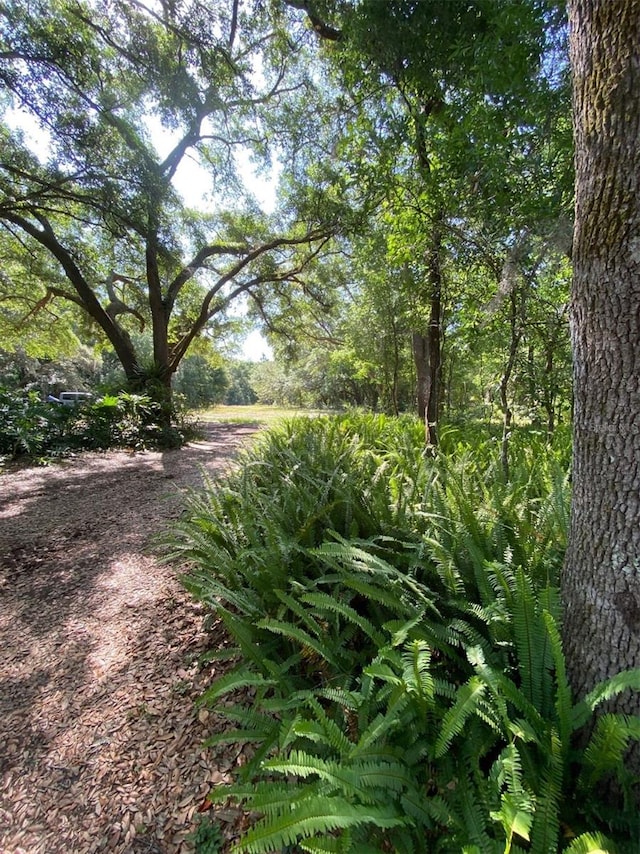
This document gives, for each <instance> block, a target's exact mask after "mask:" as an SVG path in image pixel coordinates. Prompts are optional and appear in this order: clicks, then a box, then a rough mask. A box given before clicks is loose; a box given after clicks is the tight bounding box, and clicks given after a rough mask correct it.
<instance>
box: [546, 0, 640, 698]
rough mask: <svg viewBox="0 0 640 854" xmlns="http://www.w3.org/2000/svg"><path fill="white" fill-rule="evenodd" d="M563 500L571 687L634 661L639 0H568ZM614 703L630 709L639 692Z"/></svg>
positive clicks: (585, 687) (639, 589)
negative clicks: (567, 407)
mask: <svg viewBox="0 0 640 854" xmlns="http://www.w3.org/2000/svg"><path fill="white" fill-rule="evenodd" d="M569 10H570V26H571V36H570V38H571V62H572V67H573V75H574V84H573V85H574V123H575V143H576V224H575V234H574V247H573V262H574V283H573V293H572V338H573V348H574V384H575V409H574V434H573V506H572V514H571V530H570V537H569V549H568V553H567V558H566V564H565V567H564V572H563V577H562V594H563V599H564V606H565V619H564V627H563V631H564V642H565V650H566V655H567V664H568V672H569V677H570V680H571V683H572V686H573V689H574V691H575V692H576V693H577V695H579V696H581V695H584V694H585V692H587V691H589V690H590V689H591V688H593V686H594V685H595V684H596V683H597V682H599V681H600V680H602V679H604V678H605V677H608V676H611V675H612V674H614V673H616V672H617V671H619V670H622V669H625V668H633V667H640V147H639V144H638V141H639V140H640V53H639V51H640V47H639V46H640V0H571V2H570V3H569ZM617 708H618V710H622V711H625V712H627V713H631V714H638V713H639V712H640V697H639V696H638V695H637V694H636V695H635V696H634V695H631V694H630V693H627V694H625V695H623V696H621V697H620V701H619V702H618V704H617Z"/></svg>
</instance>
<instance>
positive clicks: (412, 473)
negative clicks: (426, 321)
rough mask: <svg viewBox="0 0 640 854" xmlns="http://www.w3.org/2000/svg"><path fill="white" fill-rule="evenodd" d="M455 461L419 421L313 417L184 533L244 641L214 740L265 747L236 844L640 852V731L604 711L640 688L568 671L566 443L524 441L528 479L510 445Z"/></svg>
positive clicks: (233, 792) (181, 544)
mask: <svg viewBox="0 0 640 854" xmlns="http://www.w3.org/2000/svg"><path fill="white" fill-rule="evenodd" d="M443 446H444V449H443V450H442V451H440V452H439V454H438V455H436V456H435V457H432V456H427V455H425V452H424V450H423V447H422V428H421V425H418V424H416V423H415V422H413V421H411V420H401V419H400V420H399V419H387V418H384V417H381V416H347V417H341V418H318V419H313V420H304V419H297V420H294V421H292V422H290V423H288V424H285V425H282V426H281V427H279V428H276V429H273V430H271V431H270V432H269V433H268V434H266V435H264V436H263V437H262V439H261V440H260V441H259V442H258V443H257V445H256V446H255V447H254V448H253V449H252V450H251V451H249V452H247V453H246V454H245V456H244V457H243V458H242V460H241V463H240V465H239V466H238V467H237V469H236V470H234V471H233V472H231V473H230V474H228V475H226V476H225V477H224V478H223V479H222V480H221V481H218V482H216V483H211V484H210V485H209V487H208V489H207V490H206V491H205V492H204V493H203V494H199V495H193V496H192V498H191V500H190V504H189V509H188V512H187V515H186V517H185V518H184V519H183V520H182V522H181V523H180V524H179V525H178V526H177V527H176V528H175V529H174V531H173V532H172V535H171V546H170V549H169V554H170V556H171V558H172V559H175V560H179V561H180V562H182V563H184V561H185V560H187V561H188V562H189V563H190V566H191V569H190V571H189V573H188V575H187V576H186V578H185V584H186V586H187V587H188V588H189V589H190V590H191V591H192V593H193V594H194V596H196V598H198V599H199V600H200V601H202V602H204V603H206V604H207V605H208V606H209V607H210V608H211V610H212V611H213V612H215V614H216V615H217V616H219V617H220V618H221V619H222V620H223V621H224V624H225V625H226V627H227V629H228V631H229V633H230V635H231V637H232V638H233V641H234V643H235V646H234V648H233V649H232V650H228V649H226V650H225V651H224V653H221V654H223V655H224V656H226V657H229V656H231V657H232V658H233V659H234V661H235V664H234V666H233V668H232V669H231V670H230V671H228V672H227V673H226V675H224V676H222V677H220V678H219V679H217V680H216V681H215V682H214V683H213V684H212V685H211V686H210V688H209V689H208V690H207V692H206V693H205V694H204V696H203V697H202V699H201V702H202V703H203V704H207V705H211V706H215V708H216V710H217V711H218V712H222V713H224V714H225V715H226V716H227V717H228V719H229V721H230V723H231V724H233V728H232V729H230V730H229V731H228V732H226V733H225V734H223V735H221V736H216V737H215V738H214V739H212V740H211V742H212V743H214V742H216V743H217V742H221V741H231V742H235V741H242V742H249V743H251V744H252V745H253V751H254V752H253V755H252V756H251V757H250V760H249V761H248V762H247V764H246V765H245V766H244V767H242V768H241V769H238V774H237V779H236V781H235V783H234V784H232V785H231V786H223V787H220V788H217V789H216V790H214V791H213V792H212V793H211V799H212V800H214V801H221V800H226V799H228V798H232V799H235V801H236V802H238V803H240V804H242V805H244V806H245V807H246V809H247V810H248V811H249V812H251V813H253V814H256V815H258V816H259V818H258V819H257V820H256V822H255V824H254V826H253V827H252V828H251V829H250V830H249V831H248V832H247V833H246V834H245V836H244V838H243V839H242V840H241V841H240V842H239V843H238V846H237V849H236V850H237V851H246V852H262V851H309V852H317V851H336V852H338V851H340V852H347V851H352V852H357V854H361V853H362V852H389V851H394V852H406V854H410V852H461V851H463V852H468V854H472V852H477V854H491V852H505V854H508V852H513V854H516V852H524V851H527V852H538V853H539V854H549V852H555V851H560V850H567V851H571V852H586V851H598V850H603V851H616V850H617V851H620V852H621V854H624V852H626V851H631V850H633V849H632V847H631V846H632V845H633V841H634V840H636V839H637V833H638V824H637V815H636V813H635V810H634V809H633V798H632V792H633V786H634V783H635V782H636V781H634V780H633V779H632V777H631V776H630V774H629V773H628V771H627V770H626V769H625V766H624V761H623V759H624V755H625V751H626V749H627V747H628V746H629V744H630V742H631V741H633V740H637V739H638V738H639V737H640V722H638V721H637V720H635V719H630V718H625V717H623V716H616V715H613V714H605V715H603V716H601V717H600V718H599V719H598V722H597V723H596V724H595V726H594V725H593V712H594V710H595V709H596V708H597V707H598V706H599V705H600V704H601V703H602V702H604V701H606V700H607V699H609V698H610V697H612V696H613V695H615V694H616V693H618V692H620V691H622V690H626V689H628V688H633V689H634V690H640V673H638V672H632V673H625V674H620V675H619V676H618V677H616V678H614V679H612V680H610V681H609V682H608V683H607V684H605V685H602V686H600V687H599V688H598V689H596V690H595V691H594V692H593V693H592V694H591V695H590V696H589V697H587V698H584V699H583V700H581V701H579V702H576V701H575V700H574V699H573V698H572V697H571V693H570V689H569V686H568V682H567V678H566V674H565V667H564V659H563V654H562V644H561V640H560V631H559V620H560V609H559V604H558V590H557V581H558V572H559V567H560V565H561V561H562V557H563V553H564V549H565V545H566V534H567V527H568V492H569V490H568V476H567V471H566V461H567V450H566V446H565V447H558V448H555V449H554V448H547V447H546V445H545V443H544V441H543V439H542V437H539V436H535V435H533V434H532V435H530V436H529V437H528V439H526V440H525V437H524V436H520V437H519V438H518V440H517V441H514V442H513V444H512V451H511V452H512V464H511V467H510V471H511V480H510V481H508V482H507V481H506V480H505V478H504V474H503V471H502V467H501V465H500V461H499V450H498V448H497V447H496V444H495V443H492V442H490V441H489V442H486V443H483V444H478V445H476V446H475V447H473V448H471V447H470V446H469V443H468V442H467V441H466V440H465V438H464V435H463V434H461V433H457V434H454V432H451V433H450V434H449V435H448V436H447V437H446V439H444V441H443ZM216 654H217V653H216V651H212V652H211V654H210V657H211V658H214V657H215V656H216ZM585 740H586V747H585V746H584V743H585ZM612 779H613V780H615V787H614V788H615V791H616V792H617V801H616V802H615V804H614V805H613V807H612V806H611V804H609V806H605V805H604V803H605V802H603V800H602V798H600V797H599V794H598V786H600V785H605V786H609V784H610V783H611V780H612ZM616 845H617V846H618V847H616Z"/></svg>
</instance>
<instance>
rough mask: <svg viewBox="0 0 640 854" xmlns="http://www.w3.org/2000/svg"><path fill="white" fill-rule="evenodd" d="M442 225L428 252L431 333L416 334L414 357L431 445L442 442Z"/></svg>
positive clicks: (434, 233)
mask: <svg viewBox="0 0 640 854" xmlns="http://www.w3.org/2000/svg"><path fill="white" fill-rule="evenodd" d="M441 253H442V225H441V217H440V216H438V217H437V218H436V220H435V222H434V224H433V231H432V234H431V246H430V248H429V252H428V255H427V276H428V284H429V326H428V329H427V334H426V335H424V334H421V333H419V332H414V333H413V358H414V362H415V365H416V375H417V387H418V388H417V399H418V415H419V417H420V418H423V419H424V424H425V438H426V443H427V445H433V446H435V445H437V444H438V419H439V408H440V372H441V361H442V266H441V263H440V261H441V257H440V256H441Z"/></svg>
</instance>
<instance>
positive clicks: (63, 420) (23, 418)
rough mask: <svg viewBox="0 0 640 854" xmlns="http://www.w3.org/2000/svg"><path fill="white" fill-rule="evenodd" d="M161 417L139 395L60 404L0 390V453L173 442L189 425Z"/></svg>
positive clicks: (60, 452)
mask: <svg viewBox="0 0 640 854" xmlns="http://www.w3.org/2000/svg"><path fill="white" fill-rule="evenodd" d="M166 422H167V419H166V418H163V417H162V413H161V412H160V408H159V406H158V404H155V403H154V402H153V401H152V400H151V399H150V398H149V397H148V396H146V395H142V394H129V393H127V392H121V393H119V394H117V395H105V396H104V397H101V398H99V399H98V400H97V401H95V402H91V403H86V404H81V405H78V406H60V405H59V404H55V403H45V402H43V401H42V400H41V398H40V395H39V394H38V393H37V392H34V391H26V392H25V391H8V390H6V389H0V456H4V457H9V458H15V457H18V456H21V455H28V456H30V457H33V458H40V459H46V458H50V457H56V456H64V455H66V454H68V453H71V452H73V451H79V450H106V449H107V448H114V447H120V448H133V449H137V450H140V449H143V448H146V447H178V446H179V445H181V444H182V442H183V441H184V439H185V437H186V436H187V434H188V432H189V429H190V428H189V427H188V425H187V424H186V423H185V422H184V420H176V419H175V418H174V419H173V421H172V422H169V423H166Z"/></svg>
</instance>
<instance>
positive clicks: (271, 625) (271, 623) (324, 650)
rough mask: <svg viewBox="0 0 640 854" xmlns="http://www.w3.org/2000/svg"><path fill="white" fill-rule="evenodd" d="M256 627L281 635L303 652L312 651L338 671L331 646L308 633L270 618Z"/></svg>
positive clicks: (261, 621) (282, 621)
mask: <svg viewBox="0 0 640 854" xmlns="http://www.w3.org/2000/svg"><path fill="white" fill-rule="evenodd" d="M257 626H258V628H260V629H266V630H267V631H268V632H272V633H273V634H276V635H282V637H285V638H288V639H289V640H291V641H294V642H295V643H296V644H298V645H299V646H300V647H301V648H302V649H303V650H304V649H310V650H313V651H314V652H315V653H316V654H317V655H318V656H319V657H320V659H322V660H323V661H326V662H327V663H328V664H331V665H332V666H333V667H335V668H336V669H337V670H339V669H340V667H339V664H338V662H337V660H336V657H335V655H334V653H333V650H332V648H331V646H330V645H328V644H325V643H322V642H321V641H320V640H318V639H316V638H314V637H312V636H311V635H310V634H309V633H308V632H305V631H304V629H301V628H299V627H298V626H294V625H292V624H291V623H288V622H286V621H284V620H274V619H272V618H267V619H264V620H260V621H259V622H258V623H257Z"/></svg>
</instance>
